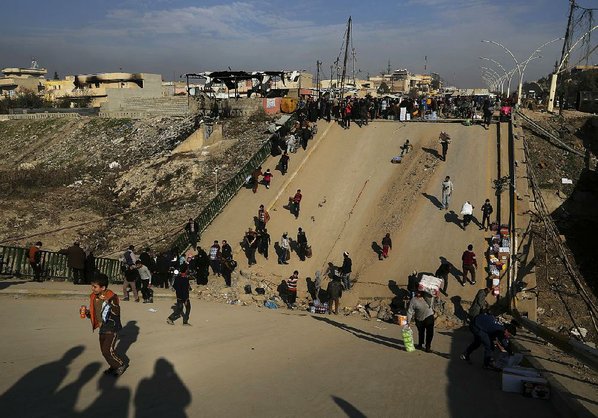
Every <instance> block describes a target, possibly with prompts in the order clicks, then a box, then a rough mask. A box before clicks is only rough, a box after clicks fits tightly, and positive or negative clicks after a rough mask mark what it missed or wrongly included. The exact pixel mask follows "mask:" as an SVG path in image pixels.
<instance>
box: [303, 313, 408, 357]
mask: <svg viewBox="0 0 598 418" xmlns="http://www.w3.org/2000/svg"><path fill="white" fill-rule="evenodd" d="M312 318H313V319H315V320H317V321H322V322H325V323H327V324H328V325H332V326H334V327H337V328H339V329H341V330H343V331H346V332H348V333H350V334H353V335H354V336H356V337H357V338H361V339H362V340H366V341H370V342H373V343H376V344H380V345H384V346H386V347H390V348H394V349H396V350H405V345H404V344H403V341H402V340H398V339H396V338H390V337H385V336H383V335H377V334H372V333H370V332H366V331H363V330H361V329H359V328H354V327H351V326H349V325H346V324H343V323H341V322H336V321H333V320H332V319H329V318H326V317H321V316H314V315H312Z"/></svg>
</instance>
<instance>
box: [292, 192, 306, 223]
mask: <svg viewBox="0 0 598 418" xmlns="http://www.w3.org/2000/svg"><path fill="white" fill-rule="evenodd" d="M301 199H303V195H302V194H301V189H297V192H296V193H295V196H293V198H292V199H291V202H290V203H291V213H292V214H294V215H295V219H297V218H299V210H300V208H301Z"/></svg>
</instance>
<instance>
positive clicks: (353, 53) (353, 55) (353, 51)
mask: <svg viewBox="0 0 598 418" xmlns="http://www.w3.org/2000/svg"><path fill="white" fill-rule="evenodd" d="M351 55H352V58H353V84H354V85H355V86H357V82H356V80H355V48H352V49H351Z"/></svg>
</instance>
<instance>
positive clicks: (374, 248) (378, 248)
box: [372, 241, 382, 260]
mask: <svg viewBox="0 0 598 418" xmlns="http://www.w3.org/2000/svg"><path fill="white" fill-rule="evenodd" d="M372 251H374V252H375V253H376V255H377V256H378V260H382V247H381V246H380V245H379V244H378V243H377V242H376V241H372Z"/></svg>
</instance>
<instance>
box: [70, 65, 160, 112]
mask: <svg viewBox="0 0 598 418" xmlns="http://www.w3.org/2000/svg"><path fill="white" fill-rule="evenodd" d="M73 83H74V86H75V88H74V89H73V91H72V92H71V94H70V95H71V96H72V97H74V98H77V97H79V98H88V99H90V100H91V107H102V109H103V110H116V109H119V108H120V107H121V104H122V102H123V101H125V100H126V99H127V98H131V97H139V98H158V97H162V95H163V93H162V76H161V75H160V74H149V73H120V72H119V73H97V74H79V75H76V76H74V81H73Z"/></svg>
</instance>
